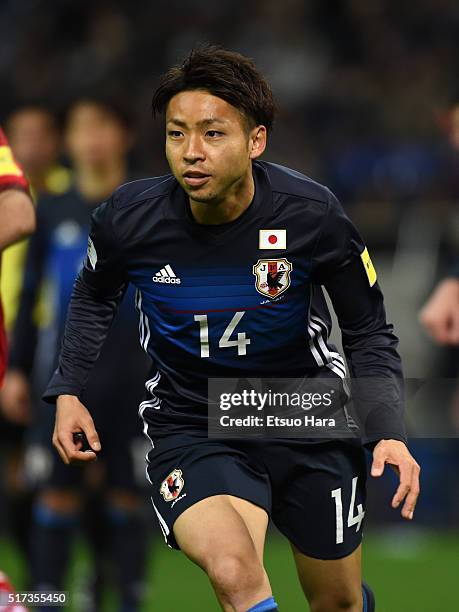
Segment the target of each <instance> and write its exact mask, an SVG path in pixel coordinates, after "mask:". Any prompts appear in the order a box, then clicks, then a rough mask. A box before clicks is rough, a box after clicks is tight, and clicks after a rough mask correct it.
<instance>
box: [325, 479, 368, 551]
mask: <svg viewBox="0 0 459 612" xmlns="http://www.w3.org/2000/svg"><path fill="white" fill-rule="evenodd" d="M357 481H358V476H355V477H354V478H353V479H352V493H351V503H350V504H349V512H348V515H347V526H348V527H353V526H354V525H357V527H356V529H355V531H356V532H357V531H358V530H359V529H360V527H361V525H362V521H363V517H364V516H365V510H364V509H363V506H362V504H358V506H357V509H356V507H355V494H356V491H357ZM331 496H332V498H333V499H334V500H335V510H336V543H337V544H342V543H343V540H344V534H343V524H344V522H343V495H342V488H341V487H339V489H333V490H332V492H331ZM356 510H357V512H356Z"/></svg>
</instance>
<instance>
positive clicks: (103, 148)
mask: <svg viewBox="0 0 459 612" xmlns="http://www.w3.org/2000/svg"><path fill="white" fill-rule="evenodd" d="M66 142H67V148H68V151H69V154H70V157H71V158H72V160H73V162H74V163H75V164H76V165H77V166H78V165H79V166H86V167H95V168H97V167H99V166H105V165H106V164H107V163H110V162H111V161H113V160H119V159H121V158H123V157H124V156H125V155H126V153H127V149H128V143H129V135H128V134H127V130H126V129H125V127H124V126H123V125H122V124H121V122H120V121H119V120H118V118H117V117H116V115H114V114H112V113H110V112H109V111H108V110H106V109H105V108H103V107H100V106H98V105H97V104H92V103H90V102H88V103H86V102H84V103H81V104H77V105H76V106H74V108H73V109H72V110H71V111H70V115H69V120H68V123H67V130H66Z"/></svg>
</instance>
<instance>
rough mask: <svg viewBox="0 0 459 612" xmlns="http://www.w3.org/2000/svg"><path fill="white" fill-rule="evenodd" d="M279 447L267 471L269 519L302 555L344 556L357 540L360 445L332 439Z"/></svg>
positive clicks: (361, 510)
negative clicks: (270, 496)
mask: <svg viewBox="0 0 459 612" xmlns="http://www.w3.org/2000/svg"><path fill="white" fill-rule="evenodd" d="M280 446H281V448H280V449H279V456H278V458H277V461H276V462H275V465H273V466H272V469H271V470H270V475H271V482H272V486H273V512H272V518H273V521H274V523H275V524H276V526H277V527H278V528H279V529H280V531H281V532H282V533H283V534H284V535H285V536H286V537H287V538H288V540H289V541H290V542H291V543H292V544H293V545H294V546H295V547H296V549H297V550H299V551H300V552H301V553H303V554H304V555H307V556H309V557H312V558H315V559H327V560H332V559H341V558H344V557H347V556H349V555H350V554H351V553H352V552H354V550H356V549H357V548H358V546H359V545H360V543H361V540H362V531H363V524H364V516H365V494H366V486H365V482H366V469H367V468H366V459H365V453H364V451H363V449H362V448H360V447H353V446H350V445H348V444H344V443H338V442H333V443H326V444H315V445H304V446H301V445H295V444H289V445H288V444H287V445H284V446H283V447H282V444H281V445H280ZM274 450H275V449H274ZM282 457H283V460H281V459H282Z"/></svg>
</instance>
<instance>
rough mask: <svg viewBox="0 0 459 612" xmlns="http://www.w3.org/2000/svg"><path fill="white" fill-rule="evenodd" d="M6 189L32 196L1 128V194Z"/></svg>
mask: <svg viewBox="0 0 459 612" xmlns="http://www.w3.org/2000/svg"><path fill="white" fill-rule="evenodd" d="M6 189H20V190H22V191H25V192H26V193H28V194H29V195H30V192H29V183H28V181H27V179H26V177H25V176H24V172H23V170H22V168H21V166H20V165H19V164H18V162H17V161H16V159H15V158H14V155H13V153H12V151H11V149H10V146H9V144H8V140H7V139H6V136H5V134H4V132H3V130H2V128H1V127H0V192H1V191H4V190H6Z"/></svg>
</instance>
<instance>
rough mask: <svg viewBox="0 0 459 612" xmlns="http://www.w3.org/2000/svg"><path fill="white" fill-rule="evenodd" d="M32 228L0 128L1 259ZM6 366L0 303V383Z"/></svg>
mask: <svg viewBox="0 0 459 612" xmlns="http://www.w3.org/2000/svg"><path fill="white" fill-rule="evenodd" d="M34 229H35V211H34V208H33V204H32V201H31V199H30V196H29V186H28V182H27V180H26V178H25V176H24V173H23V171H22V168H21V167H20V166H19V165H18V163H17V162H16V160H15V159H14V157H13V154H12V152H11V149H10V147H9V145H8V141H7V139H6V136H5V134H4V133H3V130H2V129H1V128H0V261H1V252H2V251H3V249H5V248H6V247H8V246H10V245H11V244H14V243H15V242H17V241H18V240H21V239H22V238H25V237H26V236H28V235H29V234H31V233H32V232H33V231H34ZM5 369H6V336H5V329H4V326H3V314H2V307H1V303H0V386H1V384H2V381H3V376H4V373H5Z"/></svg>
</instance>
